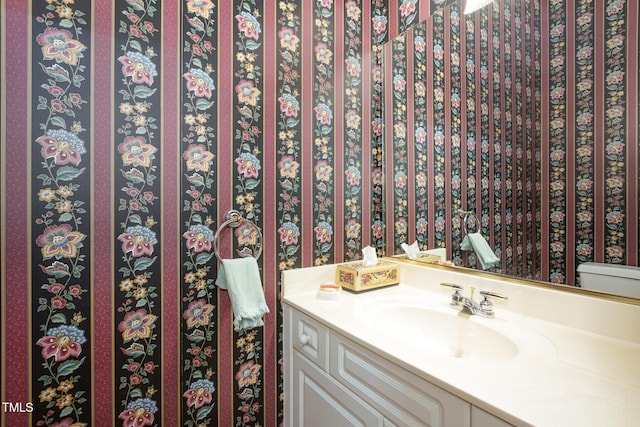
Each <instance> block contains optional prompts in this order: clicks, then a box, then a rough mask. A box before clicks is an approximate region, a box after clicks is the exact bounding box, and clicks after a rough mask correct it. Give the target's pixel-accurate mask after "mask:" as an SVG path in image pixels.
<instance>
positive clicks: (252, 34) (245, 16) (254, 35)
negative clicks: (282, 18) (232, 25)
mask: <svg viewBox="0 0 640 427" xmlns="http://www.w3.org/2000/svg"><path fill="white" fill-rule="evenodd" d="M236 21H238V30H239V31H240V32H242V33H243V34H244V36H245V37H247V38H249V39H253V40H260V33H261V32H262V30H261V29H260V22H258V20H257V19H256V17H255V16H253V15H252V14H250V13H249V12H242V13H241V14H239V15H236Z"/></svg>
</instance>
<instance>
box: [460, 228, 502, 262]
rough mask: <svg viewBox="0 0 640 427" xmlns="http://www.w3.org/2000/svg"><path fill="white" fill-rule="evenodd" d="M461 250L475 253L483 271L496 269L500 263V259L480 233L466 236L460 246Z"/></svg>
mask: <svg viewBox="0 0 640 427" xmlns="http://www.w3.org/2000/svg"><path fill="white" fill-rule="evenodd" d="M460 249H462V250H463V251H471V250H473V251H475V253H476V254H477V255H478V259H479V260H480V264H481V265H482V269H483V270H487V269H488V268H491V267H494V266H495V265H496V264H497V263H498V262H500V258H498V257H497V256H496V254H495V253H494V252H493V250H492V249H491V247H490V246H489V244H488V243H487V241H486V240H485V238H484V237H482V234H480V233H470V234H467V235H466V236H464V239H463V240H462V243H461V244H460Z"/></svg>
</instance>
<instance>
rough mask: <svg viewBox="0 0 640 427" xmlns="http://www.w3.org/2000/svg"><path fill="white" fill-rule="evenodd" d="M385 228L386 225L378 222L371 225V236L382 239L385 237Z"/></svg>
mask: <svg viewBox="0 0 640 427" xmlns="http://www.w3.org/2000/svg"><path fill="white" fill-rule="evenodd" d="M384 228H385V225H384V223H383V222H382V221H379V220H377V221H375V222H374V223H373V224H372V225H371V234H373V237H375V238H376V239H382V237H383V236H384Z"/></svg>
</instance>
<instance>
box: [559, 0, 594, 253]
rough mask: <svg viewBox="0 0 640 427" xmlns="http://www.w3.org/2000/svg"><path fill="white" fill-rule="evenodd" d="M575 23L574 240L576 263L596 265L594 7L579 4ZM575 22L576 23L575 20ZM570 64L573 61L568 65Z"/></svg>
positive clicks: (570, 96)
mask: <svg viewBox="0 0 640 427" xmlns="http://www.w3.org/2000/svg"><path fill="white" fill-rule="evenodd" d="M576 15H577V17H578V19H577V20H576V21H575V29H574V32H575V46H574V49H573V50H575V51H576V52H577V55H576V59H575V63H574V65H573V67H574V69H575V71H574V72H573V73H571V72H570V75H575V76H576V82H577V86H578V90H576V91H574V92H571V91H569V90H568V91H567V97H568V98H569V99H571V98H574V99H575V106H576V120H575V128H574V132H575V139H576V149H575V156H574V157H575V167H574V168H573V169H574V170H575V174H574V175H575V181H576V187H575V194H576V195H575V205H576V207H577V215H576V224H575V230H576V239H575V247H576V251H575V261H574V262H585V261H593V260H594V258H593V256H594V253H593V247H594V243H595V238H594V237H595V236H594V233H595V229H594V223H593V221H594V218H595V210H596V207H595V206H594V201H595V185H594V184H595V183H594V182H593V177H594V174H595V164H594V157H595V150H594V148H595V147H594V144H593V138H592V135H594V133H595V129H594V120H593V111H594V104H595V96H594V87H593V83H592V81H593V75H592V74H593V70H594V67H595V55H594V53H595V52H594V38H595V37H594V36H595V34H594V28H593V15H594V7H593V4H590V3H579V4H576ZM572 22H573V20H572ZM569 64H571V61H569ZM557 96H560V94H559V93H557V94H556V93H554V94H552V98H556V99H557Z"/></svg>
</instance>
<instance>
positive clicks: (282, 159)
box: [269, 1, 303, 424]
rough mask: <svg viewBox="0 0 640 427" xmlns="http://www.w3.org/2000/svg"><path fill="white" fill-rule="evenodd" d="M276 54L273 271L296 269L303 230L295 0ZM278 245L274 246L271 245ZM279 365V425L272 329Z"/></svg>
mask: <svg viewBox="0 0 640 427" xmlns="http://www.w3.org/2000/svg"><path fill="white" fill-rule="evenodd" d="M276 23H277V26H278V27H277V31H278V32H277V35H278V37H277V41H276V46H277V52H276V66H277V70H278V76H277V79H276V86H277V89H276V94H278V98H277V104H276V105H277V107H276V109H275V110H276V112H279V115H278V116H277V117H278V118H277V120H276V129H275V131H276V135H275V141H277V146H276V148H277V153H276V160H277V163H276V170H277V171H278V173H277V178H278V179H277V182H276V185H275V188H276V194H277V198H278V203H277V206H276V212H277V213H276V215H273V217H274V218H276V224H275V227H277V230H278V235H277V236H278V238H277V239H274V245H275V246H276V249H275V253H277V254H278V256H277V259H276V261H277V263H278V268H277V271H278V272H280V271H283V270H288V269H292V268H298V267H300V266H301V265H302V256H301V255H302V251H301V244H300V243H301V239H300V238H301V229H302V224H303V223H302V209H301V206H300V202H301V200H302V185H301V184H302V180H301V175H302V170H301V166H302V143H301V137H302V117H301V104H302V99H301V95H302V88H301V77H302V61H301V58H302V56H301V55H302V54H301V52H302V46H301V40H300V38H299V36H298V35H299V34H301V32H300V31H301V28H302V8H301V7H298V5H297V3H296V2H295V1H289V2H282V3H281V6H280V7H279V8H278V11H277V21H276ZM276 242H277V244H276ZM277 277H278V283H277V288H276V289H277V292H278V296H279V294H280V292H281V282H280V275H279V274H278V276H277ZM275 307H276V308H277V309H276V312H277V313H278V319H282V317H281V316H282V307H281V305H280V300H279V298H278V300H277V301H276V305H275ZM277 330H278V336H277V345H278V353H277V358H278V363H277V364H275V365H274V367H275V369H276V372H275V378H277V392H276V393H269V394H271V395H274V396H277V399H276V406H275V409H276V415H277V420H278V424H280V423H281V422H282V420H283V417H284V387H283V384H284V378H283V368H282V367H283V363H284V361H283V358H284V355H283V350H282V343H283V333H282V329H281V328H280V325H277Z"/></svg>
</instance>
